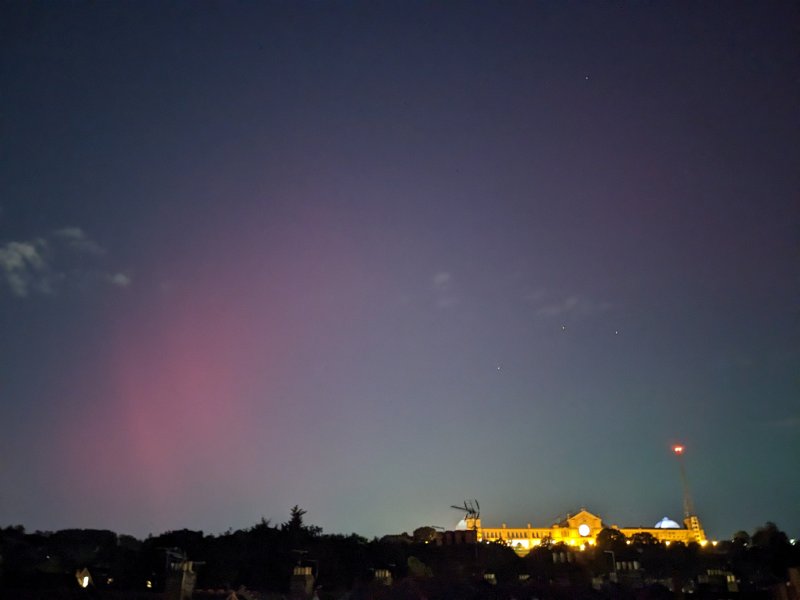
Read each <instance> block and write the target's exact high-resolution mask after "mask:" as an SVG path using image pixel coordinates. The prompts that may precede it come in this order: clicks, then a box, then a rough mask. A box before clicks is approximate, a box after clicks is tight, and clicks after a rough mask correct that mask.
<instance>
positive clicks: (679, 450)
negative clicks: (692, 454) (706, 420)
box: [672, 444, 694, 519]
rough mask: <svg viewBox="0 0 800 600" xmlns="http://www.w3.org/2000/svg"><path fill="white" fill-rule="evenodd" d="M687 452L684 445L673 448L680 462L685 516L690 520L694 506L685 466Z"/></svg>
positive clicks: (676, 445)
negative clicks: (684, 455) (684, 456)
mask: <svg viewBox="0 0 800 600" xmlns="http://www.w3.org/2000/svg"><path fill="white" fill-rule="evenodd" d="M684 450H686V448H685V446H684V445H683V444H675V445H674V446H673V447H672V452H673V454H675V456H676V457H677V460H678V468H680V471H681V483H682V484H683V516H684V518H686V519H688V518H689V517H691V516H692V515H693V514H694V506H693V505H692V496H691V494H690V493H689V480H688V479H687V477H686V467H685V466H684V464H683V452H684Z"/></svg>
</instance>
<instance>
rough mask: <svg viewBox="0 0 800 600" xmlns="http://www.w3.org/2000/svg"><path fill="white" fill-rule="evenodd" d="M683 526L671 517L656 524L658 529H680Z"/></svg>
mask: <svg viewBox="0 0 800 600" xmlns="http://www.w3.org/2000/svg"><path fill="white" fill-rule="evenodd" d="M680 528H681V526H680V525H678V524H677V523H676V522H675V521H673V520H672V519H670V518H669V517H664V518H663V519H661V520H660V521H659V522H658V523H656V529H680Z"/></svg>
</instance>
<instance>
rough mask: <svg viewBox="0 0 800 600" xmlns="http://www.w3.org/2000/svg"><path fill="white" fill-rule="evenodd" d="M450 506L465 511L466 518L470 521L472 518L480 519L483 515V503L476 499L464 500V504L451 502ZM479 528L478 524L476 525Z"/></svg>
mask: <svg viewBox="0 0 800 600" xmlns="http://www.w3.org/2000/svg"><path fill="white" fill-rule="evenodd" d="M450 508H455V509H456V510H461V511H464V520H465V521H468V520H470V519H473V520H475V519H479V518H480V516H481V505H480V503H479V502H478V501H477V500H475V499H474V498H473V499H472V500H464V505H463V506H456V505H455V504H451V505H450ZM475 528H477V526H475Z"/></svg>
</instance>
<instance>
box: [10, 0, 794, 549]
mask: <svg viewBox="0 0 800 600" xmlns="http://www.w3.org/2000/svg"><path fill="white" fill-rule="evenodd" d="M798 17H800V15H799V14H798V9H797V7H796V6H795V5H793V4H791V3H779V2H775V3H770V4H769V5H768V6H766V5H764V4H760V3H755V2H753V3H736V2H731V3H725V4H724V6H723V5H718V4H713V3H701V4H696V3H695V4H691V5H689V4H684V5H669V6H668V5H657V4H651V3H636V4H630V5H618V4H615V5H611V4H601V3H598V4H592V5H586V4H578V3H575V4H573V3H552V4H546V3H541V4H534V3H516V2H509V3H503V4H496V3H469V2H458V3H438V4H430V3H421V2H420V3H417V2H403V3H388V2H387V3H349V2H348V3H344V2H342V3H305V2H295V3H260V4H246V3H245V4H237V5H233V4H229V3H224V4H211V3H199V4H198V3H194V4H189V3H180V4H172V5H170V6H166V5H163V4H162V3H155V2H153V3H149V2H137V3H108V4H102V3H101V4H97V3H93V4H89V3H87V4H75V3H70V4H61V5H55V4H50V5H37V4H29V3H11V4H9V3H6V4H4V5H3V7H2V8H0V40H1V41H0V43H2V52H0V68H1V70H0V83H2V86H1V87H2V90H3V92H2V94H1V95H0V114H2V116H3V130H4V131H3V135H2V139H1V140H0V152H2V155H0V422H2V423H3V428H4V431H3V435H2V436H0V474H2V479H3V481H4V482H5V483H4V485H3V486H2V487H3V490H2V492H0V525H6V524H16V523H22V524H24V525H25V526H26V527H28V528H29V529H59V528H65V527H98V528H109V529H114V530H117V531H120V532H126V533H133V534H135V535H138V536H143V535H146V534H147V533H150V532H153V533H156V532H160V531H163V530H167V529H177V528H181V527H189V528H192V529H202V530H205V531H206V532H220V531H224V530H226V529H228V528H229V527H233V528H239V527H247V526H250V525H252V524H253V523H255V522H257V521H258V520H259V519H260V518H261V517H262V516H264V517H266V518H270V519H272V520H273V522H279V521H282V520H286V519H287V518H288V511H289V507H291V506H292V505H294V504H299V505H300V506H302V507H303V508H305V509H307V510H308V517H307V518H308V519H309V521H310V522H313V523H316V524H319V525H321V526H322V527H323V528H324V529H325V530H326V531H331V532H350V531H355V532H357V533H360V534H362V535H367V536H372V535H382V534H385V533H392V532H399V531H403V530H406V531H410V530H413V529H414V528H416V527H418V526H421V525H429V524H430V525H441V526H445V527H451V526H453V525H454V524H455V522H456V521H457V520H458V518H459V515H458V514H457V513H455V511H453V510H451V509H449V508H448V506H449V505H450V504H454V503H456V504H457V503H460V502H462V501H463V499H464V498H467V497H468V498H478V500H479V501H480V503H481V507H482V508H483V519H484V522H485V523H486V524H489V525H492V524H494V525H498V524H500V523H501V522H506V523H508V524H509V525H513V524H516V525H524V524H526V523H528V522H532V523H534V524H541V525H548V524H550V522H551V521H552V520H553V519H554V518H556V517H557V516H558V515H560V514H563V513H566V512H568V511H574V510H576V509H578V508H579V507H581V506H586V507H587V508H589V509H590V510H592V511H594V512H596V513H598V514H599V515H601V516H602V517H603V518H605V519H606V520H607V522H609V523H616V524H619V525H639V524H652V523H655V522H656V521H657V520H659V519H660V518H662V517H663V516H665V515H669V516H670V517H672V518H675V519H678V518H679V517H680V516H681V488H680V480H679V475H678V469H677V465H676V464H675V461H674V458H673V457H672V456H671V455H670V453H669V446H670V444H671V443H672V442H674V441H678V440H680V441H682V442H683V443H685V445H686V447H687V454H686V462H687V469H688V474H689V478H690V482H691V486H692V490H693V493H694V501H695V502H694V503H695V506H696V508H697V511H698V513H699V515H700V518H701V520H702V521H703V523H704V525H705V526H706V529H707V531H708V533H709V535H711V536H713V537H726V536H729V535H730V534H732V533H733V532H734V531H736V530H738V529H748V530H752V529H753V528H755V527H757V526H758V525H761V524H763V523H764V522H765V521H767V520H773V521H775V522H777V523H778V525H779V526H781V527H782V528H784V529H785V530H786V531H787V533H789V534H790V537H798V536H800V515H798V512H797V510H796V508H797V506H798V505H799V504H800V488H798V486H797V485H796V477H795V476H794V471H795V470H796V463H797V456H800V412H799V411H800V409H799V408H798V406H800V404H799V403H798V398H800V379H798V372H800V369H798V367H799V366H800V344H799V343H798V342H799V341H800V335H799V334H800V321H799V320H798V299H800V252H799V250H800V247H799V246H798V241H799V240H800V237H799V235H800V234H799V232H800V204H799V203H798V189H800V185H799V184H800V170H799V169H797V165H798V164H800V160H799V159H800V144H798V139H799V137H800V136H798V133H799V130H800V119H798V115H799V114H800V113H798V111H797V100H798V97H800V94H799V93H798V92H800V79H798V77H797V58H798V56H800V42H798V38H797V36H796V32H795V31H794V29H793V28H792V24H793V23H796V22H797V20H798Z"/></svg>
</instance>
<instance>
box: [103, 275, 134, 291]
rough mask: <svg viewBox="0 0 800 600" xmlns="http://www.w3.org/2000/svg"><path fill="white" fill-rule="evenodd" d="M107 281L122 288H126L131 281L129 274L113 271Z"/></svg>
mask: <svg viewBox="0 0 800 600" xmlns="http://www.w3.org/2000/svg"><path fill="white" fill-rule="evenodd" d="M108 281H109V283H111V284H112V285H115V286H117V287H122V288H126V287H128V286H129V285H130V284H131V283H132V281H131V277H130V275H126V274H125V273H114V274H113V275H109V276H108Z"/></svg>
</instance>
